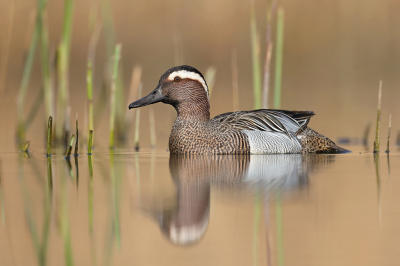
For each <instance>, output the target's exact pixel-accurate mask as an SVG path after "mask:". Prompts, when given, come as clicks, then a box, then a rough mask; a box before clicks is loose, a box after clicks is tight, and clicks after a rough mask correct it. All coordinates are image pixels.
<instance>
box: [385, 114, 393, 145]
mask: <svg viewBox="0 0 400 266" xmlns="http://www.w3.org/2000/svg"><path fill="white" fill-rule="evenodd" d="M391 129H392V114H390V115H389V131H388V139H387V147H386V151H385V152H386V153H389V152H390V149H389V144H390V130H391Z"/></svg>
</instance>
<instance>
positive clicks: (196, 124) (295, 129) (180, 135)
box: [129, 65, 349, 155]
mask: <svg viewBox="0 0 400 266" xmlns="http://www.w3.org/2000/svg"><path fill="white" fill-rule="evenodd" d="M209 97H210V93H209V89H208V86H207V82H206V80H205V78H204V76H203V74H202V73H201V72H200V71H199V70H197V69H196V68H194V67H191V66H188V65H181V66H175V67H172V68H170V69H168V70H167V71H166V72H165V73H164V74H163V75H162V76H161V77H160V79H159V82H158V85H157V86H156V88H155V89H154V90H153V91H152V92H150V94H149V95H147V96H145V97H143V98H141V99H139V100H137V101H135V102H132V103H131V104H129V109H133V108H139V107H144V106H147V105H150V104H154V103H158V102H162V103H165V104H169V105H172V106H173V107H174V108H175V110H176V112H177V117H176V119H175V122H174V125H173V127H172V130H171V134H170V136H169V151H170V154H188V155H190V154H209V155H216V154H290V153H294V154H299V153H346V152H349V151H348V150H346V149H344V148H341V147H339V146H337V145H336V144H335V143H334V142H333V141H332V140H330V139H329V138H327V137H325V136H323V135H321V134H319V133H318V132H316V131H314V130H313V129H311V128H310V127H308V123H309V122H310V119H311V117H313V116H314V115H315V113H314V112H313V111H288V110H277V109H259V110H251V111H236V112H228V113H224V114H220V115H217V116H216V117H214V118H212V119H210V101H209Z"/></svg>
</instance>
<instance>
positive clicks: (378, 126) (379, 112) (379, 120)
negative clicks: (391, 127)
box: [374, 80, 382, 153]
mask: <svg viewBox="0 0 400 266" xmlns="http://www.w3.org/2000/svg"><path fill="white" fill-rule="evenodd" d="M381 99H382V80H381V81H380V82H379V94H378V111H377V115H376V132H375V141H374V153H378V152H379V137H380V133H379V130H380V127H381Z"/></svg>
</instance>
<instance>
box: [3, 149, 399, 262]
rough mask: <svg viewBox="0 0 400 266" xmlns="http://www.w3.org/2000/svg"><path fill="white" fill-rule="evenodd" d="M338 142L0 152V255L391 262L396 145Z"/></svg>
mask: <svg viewBox="0 0 400 266" xmlns="http://www.w3.org/2000/svg"><path fill="white" fill-rule="evenodd" d="M347 148H349V147H347ZM350 148H351V149H352V150H353V151H354V152H353V153H350V154H343V155H274V156H260V155H258V156H254V155H253V156H211V157H210V156H194V157H175V156H171V157H170V156H169V154H168V153H150V152H140V153H133V152H124V151H116V152H115V153H114V154H109V153H106V152H104V153H101V152H98V153H95V154H94V155H93V156H91V158H90V157H88V156H86V155H85V156H79V157H78V159H77V161H75V160H74V158H72V159H71V161H70V162H68V161H66V160H65V159H64V158H63V156H61V155H55V156H52V157H51V159H47V158H46V157H45V156H43V155H42V154H41V153H33V154H30V158H26V157H25V156H24V155H23V154H21V153H8V154H0V157H1V160H0V164H1V166H0V167H1V168H0V174H1V186H0V208H1V210H0V214H1V219H0V221H1V224H0V265H72V264H73V265H307V266H309V265H363V266H365V265H374V266H375V265H400V257H399V255H398V254H399V253H400V246H399V245H398V243H399V241H400V204H399V202H400V193H398V191H399V190H400V179H399V173H400V164H399V162H400V154H399V153H398V152H396V151H394V152H392V153H391V154H390V157H387V156H386V154H385V153H381V154H380V156H379V158H377V159H376V160H375V161H374V157H373V154H372V153H366V152H365V151H364V149H363V148H362V147H355V148H354V147H350ZM360 152H361V153H360Z"/></svg>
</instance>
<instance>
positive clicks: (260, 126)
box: [210, 109, 314, 137]
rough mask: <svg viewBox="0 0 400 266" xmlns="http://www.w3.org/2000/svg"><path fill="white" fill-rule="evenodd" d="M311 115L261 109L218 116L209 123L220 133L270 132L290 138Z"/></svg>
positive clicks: (308, 112) (306, 112)
mask: <svg viewBox="0 0 400 266" xmlns="http://www.w3.org/2000/svg"><path fill="white" fill-rule="evenodd" d="M313 115H314V112H312V111H286V110H273V109H261V110H254V111H239V112H231V113H224V114H220V115H218V116H216V117H214V118H213V119H211V121H210V122H211V123H213V124H215V126H217V127H218V128H219V130H221V131H227V130H238V131H243V130H250V131H272V132H281V133H285V134H287V135H288V136H289V137H290V136H291V135H292V134H298V133H300V132H301V131H302V130H303V129H305V128H306V127H307V124H308V122H309V121H310V119H311V117H312V116H313Z"/></svg>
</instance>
